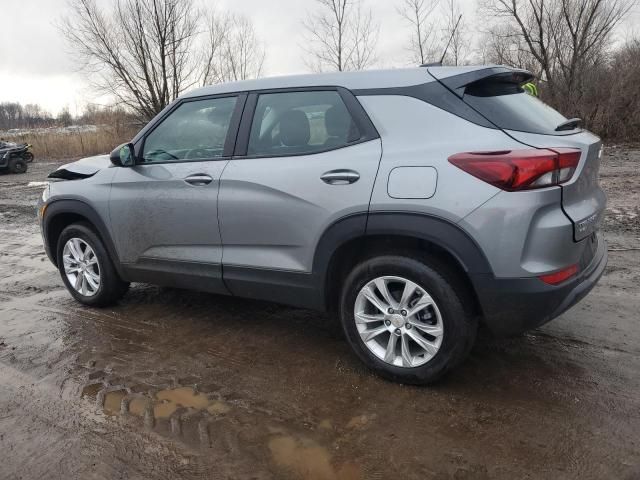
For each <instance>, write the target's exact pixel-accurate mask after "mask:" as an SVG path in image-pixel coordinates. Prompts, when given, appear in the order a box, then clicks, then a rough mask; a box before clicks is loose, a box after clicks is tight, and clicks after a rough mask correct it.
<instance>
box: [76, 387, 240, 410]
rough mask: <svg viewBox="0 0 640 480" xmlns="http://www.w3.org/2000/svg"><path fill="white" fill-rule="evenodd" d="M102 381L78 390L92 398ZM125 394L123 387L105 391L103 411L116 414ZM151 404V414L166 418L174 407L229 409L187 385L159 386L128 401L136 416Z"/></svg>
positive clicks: (86, 396) (227, 406)
mask: <svg viewBox="0 0 640 480" xmlns="http://www.w3.org/2000/svg"><path fill="white" fill-rule="evenodd" d="M100 388H102V384H92V385H88V386H86V387H84V389H83V390H82V397H83V398H94V399H95V398H96V396H97V393H98V391H99V390H100ZM126 395H127V392H126V391H124V390H117V391H113V392H108V393H107V394H106V395H105V396H104V404H103V409H104V413H106V414H107V415H119V414H120V403H121V402H122V399H123V398H124V397H125V396H126ZM150 405H151V406H152V407H153V416H154V418H156V419H160V418H169V417H171V415H173V413H174V412H175V411H176V410H178V408H181V407H183V408H192V409H194V410H199V411H201V410H206V411H207V412H208V413H210V414H212V415H223V414H225V413H228V412H229V411H230V410H231V407H230V406H229V405H227V404H226V403H224V402H222V401H220V400H210V399H209V397H208V395H207V394H206V393H197V392H196V391H195V390H194V389H193V388H191V387H178V388H171V389H167V390H160V391H159V392H157V393H156V394H155V396H154V398H149V397H143V396H137V397H133V398H131V401H130V402H129V413H130V414H132V415H136V416H138V417H144V415H145V412H146V410H147V408H148V407H149V406H150Z"/></svg>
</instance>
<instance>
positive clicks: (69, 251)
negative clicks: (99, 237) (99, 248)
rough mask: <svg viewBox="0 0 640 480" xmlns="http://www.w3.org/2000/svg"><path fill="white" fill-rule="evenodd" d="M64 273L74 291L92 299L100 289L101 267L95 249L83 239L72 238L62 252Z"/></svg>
mask: <svg viewBox="0 0 640 480" xmlns="http://www.w3.org/2000/svg"><path fill="white" fill-rule="evenodd" d="M62 261H63V264H64V265H63V267H64V273H65V275H66V276H67V280H68V281H69V284H70V285H71V286H72V287H73V289H74V290H75V291H76V292H78V293H79V294H81V295H84V296H85V297H92V296H93V295H95V294H96V293H97V292H98V289H99V288H100V265H99V264H98V257H97V256H96V254H95V252H94V251H93V248H91V246H90V245H89V244H88V243H87V242H85V241H84V240H82V239H81V238H71V239H69V240H68V241H67V243H65V245H64V249H63V250H62Z"/></svg>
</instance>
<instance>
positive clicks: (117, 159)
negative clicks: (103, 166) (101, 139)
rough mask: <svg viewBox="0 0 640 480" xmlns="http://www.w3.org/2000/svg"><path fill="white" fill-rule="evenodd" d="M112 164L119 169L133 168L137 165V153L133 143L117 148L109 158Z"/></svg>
mask: <svg viewBox="0 0 640 480" xmlns="http://www.w3.org/2000/svg"><path fill="white" fill-rule="evenodd" d="M109 159H110V160H111V163H113V164H114V165H115V166H117V167H132V166H134V165H135V163H136V162H135V159H136V151H135V149H134V147H133V143H123V144H122V145H120V146H119V147H116V148H115V149H114V150H113V152H111V155H110V156H109Z"/></svg>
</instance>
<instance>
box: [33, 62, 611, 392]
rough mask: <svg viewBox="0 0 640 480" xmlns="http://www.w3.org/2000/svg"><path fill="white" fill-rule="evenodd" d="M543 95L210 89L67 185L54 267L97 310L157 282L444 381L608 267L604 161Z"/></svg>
mask: <svg viewBox="0 0 640 480" xmlns="http://www.w3.org/2000/svg"><path fill="white" fill-rule="evenodd" d="M530 79H531V74H529V73H528V72H526V71H522V70H515V69H511V68H506V67H501V66H482V67H422V68H413V69H405V70H389V71H370V72H357V73H335V74H322V75H305V76H289V77H279V78H265V79H260V80H251V81H243V82H238V83H228V84H222V85H216V86H211V87H205V88H201V89H199V90H195V91H193V92H190V93H188V94H186V95H183V96H182V97H181V98H179V99H178V100H176V101H175V102H173V103H172V104H171V105H170V106H168V107H167V108H166V109H165V110H164V111H163V112H161V113H160V114H159V115H158V116H157V117H156V118H155V119H153V120H152V121H151V122H150V123H149V124H148V125H147V126H146V127H144V128H143V129H142V130H141V131H140V133H138V134H137V135H136V136H135V138H134V139H133V140H132V141H131V143H128V144H124V145H122V146H121V147H119V148H117V149H116V150H114V152H113V153H112V154H111V156H110V157H109V156H106V155H105V156H99V157H93V158H88V159H84V160H80V161H78V162H75V163H71V164H68V165H64V166H62V167H61V168H59V169H58V170H57V171H55V172H53V173H52V174H51V175H50V177H51V183H50V184H49V186H48V187H47V189H46V190H45V192H44V194H43V198H42V202H41V204H40V206H39V217H40V223H41V227H42V233H43V237H44V245H45V248H46V251H47V253H48V255H49V257H50V259H51V261H52V262H53V263H54V265H56V266H57V267H58V269H59V270H60V273H61V275H62V280H63V281H64V283H65V285H66V286H67V288H68V290H69V292H70V293H71V295H73V296H74V297H75V298H76V299H77V300H78V301H79V302H81V303H83V304H86V305H90V306H103V305H108V304H111V303H113V302H116V301H117V300H118V299H119V298H120V297H121V296H122V295H124V293H125V292H126V291H127V288H128V286H129V282H146V283H153V284H159V285H166V286H173V287H180V288H189V289H197V290H203V291H207V292H213V293H217V294H226V295H234V296H238V297H247V298H256V299H264V300H269V301H273V302H280V303H284V304H288V305H293V306H298V307H304V308H311V309H318V310H323V311H330V312H335V313H336V314H337V315H338V316H339V317H340V319H341V322H342V325H343V327H344V332H345V334H346V338H347V340H348V342H349V344H350V345H351V347H352V348H353V350H354V351H355V353H356V354H357V355H358V356H359V357H360V358H361V359H362V360H363V361H364V362H365V363H366V364H367V365H368V366H369V367H371V368H372V369H373V370H375V371H377V372H378V373H380V374H381V375H383V376H385V377H387V378H390V379H393V380H396V381H401V382H407V383H428V382H432V381H434V380H436V379H437V378H439V377H440V376H442V375H443V374H444V373H445V372H447V371H448V370H450V369H451V368H452V367H454V366H456V365H457V364H459V363H460V362H461V361H462V360H463V359H464V357H465V355H466V354H467V352H468V351H469V349H470V348H471V346H472V344H473V342H474V339H475V335H476V330H477V328H478V325H479V324H482V325H484V326H486V327H488V329H489V330H491V331H492V332H493V333H495V334H498V335H513V334H518V333H521V332H523V331H525V330H527V329H531V328H534V327H537V326H539V325H541V324H543V323H545V322H548V321H549V320H551V319H552V318H554V317H556V316H558V315H559V314H561V313H562V312H563V311H565V310H566V309H568V308H569V307H571V306H572V305H573V304H575V303H576V302H577V301H578V300H580V299H581V298H582V297H584V296H585V295H586V294H587V293H588V292H589V291H590V290H591V288H593V286H594V285H595V283H596V282H597V281H598V279H599V277H600V276H601V275H602V273H603V270H604V268H605V265H606V259H607V254H606V246H605V242H604V240H603V239H602V237H601V235H600V234H599V233H598V225H599V223H600V221H601V218H602V214H603V211H604V208H605V203H606V199H605V195H604V193H603V192H602V190H601V189H600V187H599V185H598V167H599V159H600V154H601V143H600V141H599V139H598V138H597V137H595V136H594V135H592V134H591V133H589V132H587V131H584V130H582V129H580V128H579V127H578V121H577V119H570V120H568V119H566V118H565V117H563V116H562V115H560V114H559V113H558V112H556V111H555V110H553V109H552V108H550V107H548V106H547V105H545V104H544V103H542V102H540V101H539V100H538V99H536V98H534V97H532V96H530V95H528V94H527V93H524V91H523V89H522V87H521V85H522V84H523V83H525V82H527V81H529V80H530Z"/></svg>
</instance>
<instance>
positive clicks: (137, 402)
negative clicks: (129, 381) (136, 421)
mask: <svg viewBox="0 0 640 480" xmlns="http://www.w3.org/2000/svg"><path fill="white" fill-rule="evenodd" d="M150 403H151V400H149V399H148V398H145V397H135V398H133V399H131V401H130V402H129V413H130V414H132V415H136V416H138V417H144V412H145V411H146V410H147V406H148V405H149V404H150Z"/></svg>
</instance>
